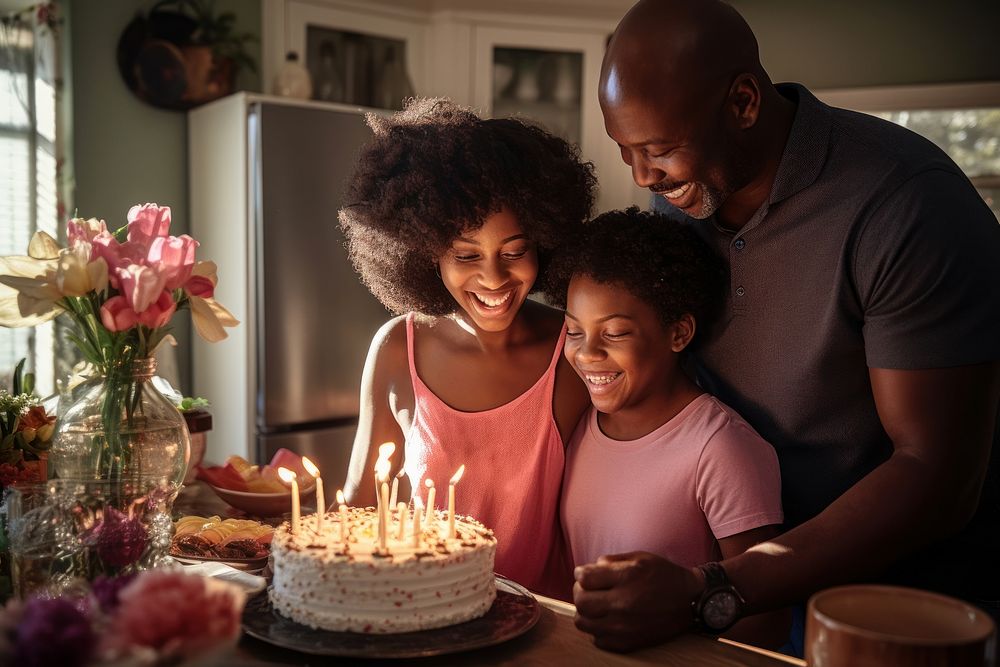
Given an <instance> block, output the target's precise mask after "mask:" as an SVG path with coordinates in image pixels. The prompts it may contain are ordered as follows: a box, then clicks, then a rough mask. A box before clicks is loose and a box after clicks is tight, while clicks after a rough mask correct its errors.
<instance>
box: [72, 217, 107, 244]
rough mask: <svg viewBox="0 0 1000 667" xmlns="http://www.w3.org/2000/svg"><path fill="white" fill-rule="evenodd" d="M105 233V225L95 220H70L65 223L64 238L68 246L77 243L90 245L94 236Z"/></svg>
mask: <svg viewBox="0 0 1000 667" xmlns="http://www.w3.org/2000/svg"><path fill="white" fill-rule="evenodd" d="M107 232H108V225H107V223H105V222H104V221H103V220H98V219H97V218H90V219H89V220H84V219H83V218H72V219H70V221H69V222H67V223H66V237H67V239H68V240H69V245H70V246H73V245H76V243H77V242H78V241H86V242H87V243H92V242H93V241H94V237H95V236H97V235H98V234H106V233H107Z"/></svg>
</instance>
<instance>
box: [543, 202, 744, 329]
mask: <svg viewBox="0 0 1000 667" xmlns="http://www.w3.org/2000/svg"><path fill="white" fill-rule="evenodd" d="M575 275H582V276H587V277H589V278H591V279H592V280H594V281H595V282H598V283H602V284H608V285H621V286H622V287H623V288H624V289H625V290H626V291H628V292H629V293H630V294H633V295H634V296H636V297H637V298H639V299H641V300H642V301H644V302H645V303H647V304H649V305H650V306H651V307H652V308H653V309H654V310H655V311H656V313H657V314H658V315H659V317H660V321H661V322H662V323H663V324H664V326H669V325H670V324H673V323H674V322H676V321H677V320H679V319H680V318H681V316H682V315H684V314H685V313H690V314H691V315H693V316H694V318H695V321H696V322H697V323H698V331H699V334H701V333H703V332H704V331H707V329H708V328H709V326H710V325H711V323H712V321H713V320H714V318H715V316H716V315H717V309H718V308H719V307H720V306H721V305H722V297H723V290H724V288H725V280H726V275H727V274H726V271H725V268H724V266H723V264H722V261H721V260H720V259H719V257H718V256H717V255H716V254H715V253H714V252H713V251H712V249H711V248H709V247H708V245H707V244H706V243H705V242H704V241H703V240H702V239H701V238H700V237H699V236H698V234H697V232H695V230H694V229H693V228H692V227H691V225H689V224H685V223H683V222H678V221H676V220H671V219H670V218H668V217H667V216H665V215H662V214H660V213H652V212H649V211H640V210H639V209H638V208H637V207H635V206H631V207H629V208H628V209H626V210H624V211H609V212H607V213H604V214H602V215H599V216H597V217H596V218H594V219H593V220H592V221H590V222H589V223H587V224H585V225H584V226H583V233H582V234H580V235H579V236H578V237H577V239H576V242H575V243H574V244H573V245H572V246H567V247H566V248H564V249H562V250H560V252H559V253H558V255H557V256H556V258H555V259H554V261H553V262H552V266H551V267H550V270H549V276H548V277H549V281H550V290H551V292H552V295H553V296H552V301H553V302H554V303H555V304H557V305H559V306H561V307H565V306H566V296H567V290H568V288H569V282H570V279H571V278H572V277H573V276H575Z"/></svg>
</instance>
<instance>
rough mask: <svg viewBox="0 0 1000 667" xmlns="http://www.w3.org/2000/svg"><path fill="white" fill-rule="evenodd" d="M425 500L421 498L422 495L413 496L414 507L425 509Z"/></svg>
mask: <svg viewBox="0 0 1000 667" xmlns="http://www.w3.org/2000/svg"><path fill="white" fill-rule="evenodd" d="M423 508H424V501H423V500H421V499H420V496H414V497H413V509H415V510H416V509H423Z"/></svg>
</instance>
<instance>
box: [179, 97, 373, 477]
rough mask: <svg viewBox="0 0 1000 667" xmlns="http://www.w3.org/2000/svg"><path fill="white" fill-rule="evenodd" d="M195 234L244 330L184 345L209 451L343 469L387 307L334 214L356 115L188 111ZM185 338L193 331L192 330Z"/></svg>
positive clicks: (359, 140)
mask: <svg viewBox="0 0 1000 667" xmlns="http://www.w3.org/2000/svg"><path fill="white" fill-rule="evenodd" d="M189 121H190V122H189V158H190V167H191V168H190V177H191V181H190V194H191V229H192V235H193V236H194V237H195V238H196V239H198V240H199V241H201V242H202V245H201V247H200V248H199V249H198V253H199V257H203V258H207V259H212V260H214V261H216V263H217V264H218V265H219V269H218V271H219V285H218V287H217V291H216V298H218V300H219V301H220V302H221V303H222V304H223V305H225V306H226V307H227V308H229V309H230V310H232V311H233V313H234V315H236V317H237V318H238V319H240V320H241V325H240V326H239V327H237V328H236V329H234V330H231V332H232V333H231V335H230V337H229V338H228V339H227V340H225V341H223V342H221V343H216V344H208V343H204V342H202V341H200V340H196V341H192V342H193V354H192V377H193V385H194V391H195V393H196V394H198V395H203V396H205V398H208V399H209V400H210V401H211V402H212V404H213V406H214V407H213V409H212V412H213V417H214V418H215V426H214V428H213V431H212V432H211V433H210V434H209V444H208V452H207V454H206V460H208V461H210V462H213V463H221V462H222V461H224V460H225V458H226V457H227V456H229V455H230V454H240V455H241V456H244V457H246V458H248V459H250V460H253V461H256V462H259V463H266V462H267V461H269V460H270V458H271V456H272V455H273V453H274V452H275V451H276V450H278V449H279V448H282V447H286V448H288V449H291V450H292V451H295V452H298V453H301V454H306V455H308V456H309V457H310V458H311V459H313V460H314V461H316V462H317V464H318V465H319V466H320V469H321V470H322V472H323V477H324V479H325V480H329V484H330V485H331V486H332V485H334V484H336V485H338V486H339V485H341V484H342V482H343V480H344V478H345V477H346V471H347V463H348V461H349V459H350V450H351V444H352V442H353V438H354V433H355V430H356V426H357V418H358V406H359V385H360V379H361V371H362V368H363V366H364V362H365V357H366V354H367V351H368V347H369V344H370V342H371V338H372V336H373V335H374V333H375V331H376V330H377V329H378V327H379V326H381V325H382V324H383V323H384V322H385V321H386V320H387V319H388V317H389V313H388V312H386V310H385V308H383V307H382V305H381V304H380V303H378V301H376V300H375V298H374V297H372V296H371V294H370V293H369V292H368V290H367V288H365V287H364V285H362V284H361V282H360V280H359V278H358V277H357V274H356V273H355V272H354V269H353V268H352V266H351V265H350V262H349V261H348V259H347V252H346V249H345V247H344V238H343V235H342V234H341V232H340V229H339V227H338V225H337V211H338V210H339V209H340V207H341V206H342V205H343V203H344V199H343V197H344V191H345V189H346V182H347V179H348V178H349V176H350V175H351V173H352V172H353V171H354V168H355V162H356V158H357V154H358V152H359V149H360V147H361V146H362V144H364V143H365V142H366V141H367V140H368V139H369V138H370V137H371V132H370V130H369V129H368V127H367V125H365V122H364V115H363V112H362V110H360V109H355V108H351V107H346V106H342V105H333V104H320V103H310V102H292V101H289V100H286V99H283V98H273V97H267V96H261V95H251V94H245V93H241V94H237V95H233V96H231V97H228V98H225V99H223V100H219V101H217V102H214V103H212V104H209V105H206V106H204V107H200V108H199V109H196V110H195V111H192V112H191V113H190V115H189ZM193 338H196V336H194V337H193Z"/></svg>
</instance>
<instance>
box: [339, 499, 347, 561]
mask: <svg viewBox="0 0 1000 667" xmlns="http://www.w3.org/2000/svg"><path fill="white" fill-rule="evenodd" d="M337 504H338V505H339V507H337V510H338V511H339V512H340V542H341V544H343V545H344V546H345V547H346V546H347V504H346V503H345V502H344V492H343V491H342V490H340V489H337Z"/></svg>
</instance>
